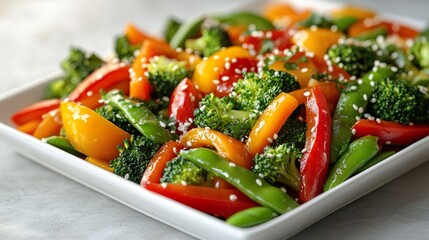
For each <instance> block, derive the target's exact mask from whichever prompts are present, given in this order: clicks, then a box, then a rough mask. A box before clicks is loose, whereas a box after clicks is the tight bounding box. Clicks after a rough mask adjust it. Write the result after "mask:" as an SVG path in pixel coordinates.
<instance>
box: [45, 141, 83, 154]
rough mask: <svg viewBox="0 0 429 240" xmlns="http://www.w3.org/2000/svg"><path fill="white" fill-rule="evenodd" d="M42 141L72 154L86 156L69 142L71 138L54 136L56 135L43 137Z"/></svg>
mask: <svg viewBox="0 0 429 240" xmlns="http://www.w3.org/2000/svg"><path fill="white" fill-rule="evenodd" d="M42 141H45V142H46V143H48V144H50V145H52V146H54V147H57V148H59V149H61V150H63V151H66V152H68V153H70V154H73V155H75V156H76V157H79V158H85V157H86V156H85V154H83V153H81V152H79V151H77V150H76V149H75V148H74V147H73V146H72V145H71V143H70V142H69V140H67V138H65V137H61V136H54V137H49V138H44V139H42Z"/></svg>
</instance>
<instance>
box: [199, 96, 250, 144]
mask: <svg viewBox="0 0 429 240" xmlns="http://www.w3.org/2000/svg"><path fill="white" fill-rule="evenodd" d="M194 116H195V117H194V124H195V125H196V126H198V127H209V128H211V129H213V130H216V131H219V132H223V133H225V134H227V135H229V136H232V137H234V138H236V139H242V138H243V137H244V136H245V135H247V134H248V133H249V132H250V130H251V129H252V126H253V125H254V124H255V122H256V118H257V114H255V113H252V112H248V111H239V110H234V102H233V101H232V100H231V99H230V98H229V97H224V98H218V97H216V96H215V95H214V94H213V93H211V94H208V95H207V96H206V97H205V98H203V99H202V100H201V101H200V107H199V108H197V109H195V112H194Z"/></svg>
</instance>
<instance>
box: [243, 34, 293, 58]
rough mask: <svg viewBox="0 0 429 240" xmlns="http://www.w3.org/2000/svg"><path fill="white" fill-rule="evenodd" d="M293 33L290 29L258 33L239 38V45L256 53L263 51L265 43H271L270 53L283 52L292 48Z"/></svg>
mask: <svg viewBox="0 0 429 240" xmlns="http://www.w3.org/2000/svg"><path fill="white" fill-rule="evenodd" d="M294 32H295V31H294V30H290V29H286V30H267V31H260V32H257V34H256V35H254V34H251V35H247V36H241V37H240V38H239V40H241V44H243V46H244V47H246V46H247V48H249V49H253V50H255V52H256V53H259V51H261V50H264V49H263V48H264V43H266V42H267V41H271V43H270V47H272V49H269V50H270V51H271V50H274V49H278V50H279V51H283V50H285V49H286V48H289V47H291V46H292V42H291V36H292V35H293V34H294Z"/></svg>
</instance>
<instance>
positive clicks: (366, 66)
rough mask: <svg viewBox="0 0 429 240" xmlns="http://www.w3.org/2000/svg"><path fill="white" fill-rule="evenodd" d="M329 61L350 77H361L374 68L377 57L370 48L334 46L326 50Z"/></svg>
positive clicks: (349, 45)
mask: <svg viewBox="0 0 429 240" xmlns="http://www.w3.org/2000/svg"><path fill="white" fill-rule="evenodd" d="M328 56H329V59H330V60H331V61H332V62H333V63H335V64H336V65H337V66H338V67H340V68H342V69H344V70H345V71H346V72H348V73H349V74H350V75H352V76H357V77H359V76H362V75H363V74H365V73H366V72H368V71H370V70H371V69H372V67H373V66H374V61H375V60H376V59H377V55H376V53H375V52H373V51H372V50H371V49H370V48H368V47H364V46H357V45H351V44H338V45H334V46H332V47H331V48H329V50H328Z"/></svg>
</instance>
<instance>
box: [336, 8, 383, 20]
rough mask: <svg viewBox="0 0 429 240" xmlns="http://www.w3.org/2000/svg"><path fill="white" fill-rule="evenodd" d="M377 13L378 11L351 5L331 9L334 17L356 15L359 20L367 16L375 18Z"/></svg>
mask: <svg viewBox="0 0 429 240" xmlns="http://www.w3.org/2000/svg"><path fill="white" fill-rule="evenodd" d="M375 15H376V13H375V12H374V11H372V10H369V9H366V8H361V7H357V6H351V5H348V6H344V7H340V8H336V9H334V10H332V11H331V17H332V18H342V17H354V18H356V19H357V20H363V19H365V18H373V17H375Z"/></svg>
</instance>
